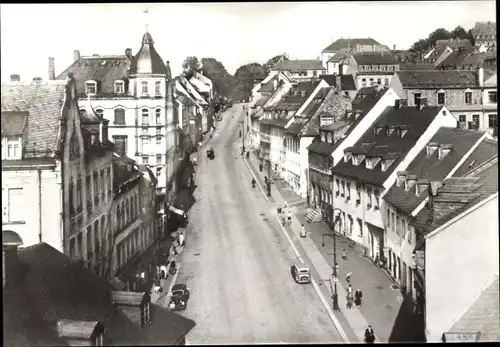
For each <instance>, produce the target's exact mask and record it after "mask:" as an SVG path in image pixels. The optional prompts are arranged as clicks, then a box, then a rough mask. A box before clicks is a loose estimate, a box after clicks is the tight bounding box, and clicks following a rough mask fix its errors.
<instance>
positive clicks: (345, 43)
mask: <svg viewBox="0 0 500 347" xmlns="http://www.w3.org/2000/svg"><path fill="white" fill-rule="evenodd" d="M358 44H359V45H380V43H378V42H377V41H375V40H374V39H372V38H357V39H338V40H337V41H335V42H333V43H332V44H330V45H328V46H327V47H326V48H325V49H323V51H322V53H335V52H337V51H339V50H340V49H343V48H344V49H347V48H355V47H356V45H358Z"/></svg>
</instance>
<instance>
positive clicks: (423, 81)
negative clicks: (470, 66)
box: [396, 70, 479, 89]
mask: <svg viewBox="0 0 500 347" xmlns="http://www.w3.org/2000/svg"><path fill="white" fill-rule="evenodd" d="M396 74H397V75H398V77H399V80H400V81H401V84H402V85H403V88H408V89H412V88H413V89H424V88H467V87H479V83H478V78H477V72H476V71H464V70H444V71H443V70H432V71H399V72H397V73H396Z"/></svg>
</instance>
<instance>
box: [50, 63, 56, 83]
mask: <svg viewBox="0 0 500 347" xmlns="http://www.w3.org/2000/svg"><path fill="white" fill-rule="evenodd" d="M55 79H56V68H55V65H54V58H53V57H50V58H49V80H50V81H52V80H55Z"/></svg>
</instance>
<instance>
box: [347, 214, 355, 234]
mask: <svg viewBox="0 0 500 347" xmlns="http://www.w3.org/2000/svg"><path fill="white" fill-rule="evenodd" d="M347 218H348V219H349V225H348V226H347V233H348V234H349V235H352V225H353V224H354V220H353V217H352V216H351V215H350V214H348V215H347Z"/></svg>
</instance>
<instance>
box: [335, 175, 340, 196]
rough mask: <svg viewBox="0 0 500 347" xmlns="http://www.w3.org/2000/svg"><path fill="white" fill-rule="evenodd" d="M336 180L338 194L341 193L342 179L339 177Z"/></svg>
mask: <svg viewBox="0 0 500 347" xmlns="http://www.w3.org/2000/svg"><path fill="white" fill-rule="evenodd" d="M335 181H336V183H337V191H336V192H335V193H336V195H339V193H340V180H339V179H338V178H337V179H336V180H335Z"/></svg>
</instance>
